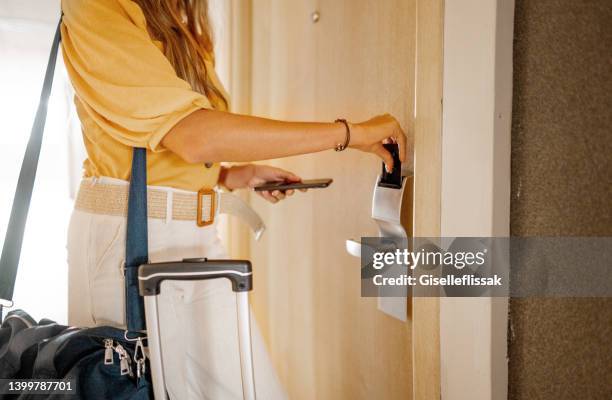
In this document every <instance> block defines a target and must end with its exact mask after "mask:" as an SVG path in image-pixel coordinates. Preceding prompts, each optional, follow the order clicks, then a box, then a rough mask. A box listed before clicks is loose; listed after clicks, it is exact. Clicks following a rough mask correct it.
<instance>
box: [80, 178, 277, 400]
mask: <svg viewBox="0 0 612 400" xmlns="http://www.w3.org/2000/svg"><path fill="white" fill-rule="evenodd" d="M102 179H104V178H102ZM109 182H116V180H109V179H106V180H105V181H104V183H109ZM118 184H120V183H118ZM122 184H125V183H123V182H122ZM158 189H159V188H158ZM166 190H172V189H168V188H166ZM168 209H169V210H171V209H172V207H168ZM125 233H126V218H125V217H119V216H109V215H102V214H94V213H89V212H84V211H80V210H75V211H74V212H73V215H72V219H71V221H70V229H69V234H68V264H69V310H68V314H69V323H70V324H71V325H78V326H94V325H113V326H117V327H125V312H124V284H123V274H122V267H123V263H124V259H125ZM189 257H208V258H226V254H225V250H224V249H223V246H222V244H221V242H220V240H219V237H218V235H217V230H216V227H215V226H214V225H211V226H207V227H203V228H199V227H197V225H196V223H195V221H175V220H171V219H166V220H162V219H149V258H150V260H151V262H162V261H177V260H181V259H183V258H189ZM159 311H160V325H161V340H162V354H163V360H164V374H165V377H166V384H167V390H168V393H169V395H170V397H171V398H172V399H177V400H186V399H212V400H226V399H227V400H233V399H242V383H241V378H240V358H239V351H238V336H237V320H236V297H235V294H234V292H232V290H231V286H230V283H229V281H228V280H226V279H217V280H209V281H201V282H164V283H163V286H162V293H161V295H160V301H159ZM251 321H252V327H251V331H252V343H253V359H254V366H255V385H256V391H257V397H258V398H259V399H261V400H276V399H286V397H287V396H286V394H285V393H284V390H283V388H282V386H281V384H280V382H279V380H278V377H277V375H276V372H275V370H274V368H273V366H272V363H271V361H270V358H269V356H268V353H267V351H266V348H265V344H264V342H263V339H262V337H261V334H260V331H259V329H258V327H257V324H256V323H255V319H254V318H253V317H252V318H251Z"/></svg>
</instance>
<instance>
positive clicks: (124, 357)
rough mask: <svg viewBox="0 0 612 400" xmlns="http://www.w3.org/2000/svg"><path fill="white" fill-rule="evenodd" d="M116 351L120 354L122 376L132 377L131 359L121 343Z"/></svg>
mask: <svg viewBox="0 0 612 400" xmlns="http://www.w3.org/2000/svg"><path fill="white" fill-rule="evenodd" d="M115 351H116V352H117V354H119V367H120V368H121V375H128V374H129V375H130V376H132V369H131V368H130V357H129V355H128V353H127V351H125V349H124V348H123V346H121V345H120V344H119V343H117V346H116V347H115Z"/></svg>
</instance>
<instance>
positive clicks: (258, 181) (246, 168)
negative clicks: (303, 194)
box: [219, 164, 302, 203]
mask: <svg viewBox="0 0 612 400" xmlns="http://www.w3.org/2000/svg"><path fill="white" fill-rule="evenodd" d="M301 180H302V178H300V177H299V176H297V175H295V174H294V173H292V172H289V171H285V170H284V169H280V168H275V167H270V166H268V165H255V164H246V165H239V166H234V167H230V168H225V167H224V168H222V170H221V175H220V176H219V183H220V184H222V185H223V186H225V187H226V188H228V189H230V190H234V189H243V188H254V187H255V186H259V185H262V184H264V183H266V182H275V181H286V182H300V181H301ZM256 193H257V194H258V195H260V196H261V197H263V198H264V199H266V200H268V201H269V202H270V203H277V202H278V201H279V200H282V199H284V198H285V197H287V196H291V195H293V193H294V191H293V190H287V191H284V192H283V191H280V190H273V191H261V192H259V191H258V192H256Z"/></svg>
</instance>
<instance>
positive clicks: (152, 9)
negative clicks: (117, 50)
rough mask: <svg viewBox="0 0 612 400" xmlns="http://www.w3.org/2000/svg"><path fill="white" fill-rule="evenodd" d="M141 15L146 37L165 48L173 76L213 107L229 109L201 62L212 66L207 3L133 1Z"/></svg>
mask: <svg viewBox="0 0 612 400" xmlns="http://www.w3.org/2000/svg"><path fill="white" fill-rule="evenodd" d="M135 2H136V3H137V4H138V5H139V6H140V8H141V9H142V11H143V12H144V16H145V19H146V21H147V28H148V30H149V34H150V35H151V36H153V38H154V39H156V40H159V41H161V42H162V43H163V44H164V54H165V56H166V58H167V59H168V60H169V61H170V63H171V64H172V66H173V67H174V70H175V71H176V74H177V75H178V76H179V77H180V78H181V79H183V80H185V81H187V82H188V83H189V84H190V85H191V87H192V89H193V90H195V91H197V92H200V93H202V94H204V95H205V96H206V97H208V99H209V100H210V101H211V103H212V104H213V106H217V105H219V104H222V105H223V107H224V108H225V109H227V107H228V102H227V99H226V98H225V97H224V96H223V94H222V93H221V91H220V90H219V89H218V88H217V87H215V85H214V84H213V82H212V80H211V78H210V74H209V71H208V70H207V68H206V64H205V63H204V59H208V60H210V61H211V62H212V64H213V65H214V52H213V40H212V34H211V29H210V23H209V19H208V0H135Z"/></svg>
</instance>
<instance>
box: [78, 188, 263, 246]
mask: <svg viewBox="0 0 612 400" xmlns="http://www.w3.org/2000/svg"><path fill="white" fill-rule="evenodd" d="M128 190H129V186H128V185H115V184H109V183H103V182H97V181H96V180H95V179H86V180H83V181H82V182H81V186H80V188H79V193H78V195H77V199H76V203H75V208H76V209H77V210H81V211H86V212H90V213H94V214H103V215H116V216H126V215H127V205H128ZM169 197H171V199H169ZM147 210H148V216H149V218H156V219H167V218H172V219H173V220H177V221H195V222H196V223H197V224H198V225H199V226H206V225H210V224H212V223H213V222H214V221H215V217H216V216H217V215H219V214H231V215H234V216H236V217H238V218H240V219H242V220H243V221H244V222H246V223H247V224H248V225H249V226H250V227H251V229H252V230H253V232H254V233H255V239H259V238H260V237H261V235H262V234H263V231H264V230H265V225H264V223H263V221H262V220H261V218H260V217H259V215H258V214H257V213H256V212H255V211H254V210H253V209H252V208H251V207H250V206H249V205H248V204H247V203H245V202H244V201H243V200H242V199H240V198H239V197H237V196H234V195H232V194H230V193H222V192H217V191H215V190H212V189H203V190H200V191H199V192H182V191H174V190H171V189H169V190H163V189H155V188H148V189H147Z"/></svg>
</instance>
